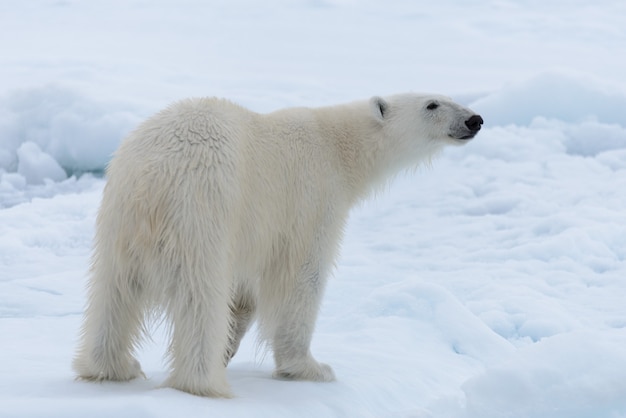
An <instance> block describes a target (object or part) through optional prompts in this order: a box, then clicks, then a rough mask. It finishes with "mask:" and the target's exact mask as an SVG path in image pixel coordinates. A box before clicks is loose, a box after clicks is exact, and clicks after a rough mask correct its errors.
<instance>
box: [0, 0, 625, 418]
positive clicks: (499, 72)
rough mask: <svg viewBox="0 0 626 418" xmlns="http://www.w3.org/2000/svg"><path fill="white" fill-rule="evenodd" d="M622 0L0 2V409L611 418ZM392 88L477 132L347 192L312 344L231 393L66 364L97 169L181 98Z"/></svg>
mask: <svg viewBox="0 0 626 418" xmlns="http://www.w3.org/2000/svg"><path fill="white" fill-rule="evenodd" d="M624 16H626V3H624V2H617V1H608V0H604V1H597V2H594V3H593V4H591V3H589V2H583V1H568V2H562V1H552V2H543V1H534V0H519V1H501V0H498V1H480V2H461V1H447V2H436V3H429V4H428V5H426V4H423V3H422V2H410V1H408V0H407V1H399V0H397V1H391V2H375V1H373V0H372V1H367V0H364V1H358V0H308V1H307V0H298V1H292V2H288V1H284V0H269V1H266V2H263V3H262V4H261V3H256V2H253V1H252V0H237V1H229V2H201V1H192V0H188V1H173V0H157V1H152V2H145V1H139V0H137V1H122V0H111V1H107V2H103V1H102V2H101V1H84V0H82V1H81V0H66V1H52V0H33V1H29V2H4V3H2V4H0V28H2V29H0V34H1V35H2V36H0V49H1V50H2V51H3V54H2V56H0V77H1V78H0V79H1V80H2V81H3V82H2V84H0V336H1V339H0V359H1V360H0V417H3V418H4V417H40V416H46V417H74V416H75V417H79V416H80V417H83V416H94V417H97V416H102V417H108V416H113V415H115V416H119V417H167V416H173V415H177V416H178V415H180V416H189V417H194V416H221V417H229V416H268V417H270V416H271V417H291V416H302V417H307V416H311V417H320V416H328V417H331V416H336V417H344V416H346V417H413V418H415V417H420V418H425V417H452V418H474V417H475V418H478V417H480V418H490V417H551V418H554V417H556V418H560V417H563V418H565V417H567V418H571V417H574V418H576V417H580V418H583V417H585V418H587V417H594V418H602V417H606V418H609V417H610V418H619V417H626V351H625V350H624V347H626V308H625V307H624V300H625V298H626V280H625V278H626V222H625V219H626V218H625V217H624V208H625V207H626V194H625V193H624V190H626V113H624V111H623V109H624V108H626V81H625V80H624V78H623V74H626V59H624V58H623V50H624V49H625V47H626V21H625V20H624ZM407 90H415V91H433V92H438V93H443V94H447V95H450V96H452V97H453V98H456V99H457V100H459V101H461V102H463V103H465V104H467V105H469V106H470V107H472V108H473V109H475V110H476V111H478V112H480V113H481V115H482V116H483V118H484V119H485V127H484V128H483V131H482V132H481V133H480V134H479V135H478V136H477V137H476V138H475V140H473V141H472V142H471V143H469V144H468V145H466V146H464V147H459V148H451V149H448V150H446V151H445V152H444V153H443V154H442V155H441V156H440V157H439V158H438V159H436V160H435V161H434V162H433V165H432V167H423V168H421V169H418V170H417V171H416V172H415V173H407V174H405V175H401V176H399V177H398V178H397V179H396V180H395V181H394V182H393V183H392V184H390V185H389V187H388V188H387V190H386V191H384V192H381V193H379V194H378V195H377V196H376V198H375V199H373V200H371V201H369V202H367V203H364V204H363V205H361V206H360V207H358V208H356V209H355V210H354V212H353V214H352V216H351V219H350V222H349V226H348V229H347V231H346V237H345V240H344V245H343V249H342V256H341V258H340V262H339V264H338V267H337V269H336V272H335V274H334V277H333V279H332V280H331V282H330V284H329V287H328V289H327V294H326V297H325V299H324V304H323V306H322V310H321V313H320V317H319V321H318V325H317V330H316V333H315V336H314V342H313V351H314V353H315V355H316V357H317V358H318V359H319V360H320V361H324V362H327V363H329V364H331V365H332V366H333V367H334V369H335V372H336V374H337V376H338V380H337V382H334V383H330V384H319V383H309V382H286V381H279V380H273V379H271V371H272V366H273V364H272V363H273V362H272V359H271V355H269V354H267V353H265V352H264V351H263V350H262V349H261V348H260V347H258V345H257V344H256V341H255V334H254V332H252V333H251V334H250V335H249V336H247V337H246V339H245V340H244V342H243V343H242V347H241V349H240V350H241V351H240V352H239V353H238V354H237V356H236V357H235V358H234V360H233V362H232V363H231V365H230V366H229V369H228V377H229V380H230V382H231V385H232V387H233V391H234V393H235V394H236V396H237V397H236V398H235V399H231V400H216V399H203V398H198V397H193V396H190V395H187V394H184V393H180V392H177V391H174V390H172V389H167V388H160V387H159V385H160V384H161V383H162V382H163V380H164V379H165V376H166V368H165V365H164V362H163V354H164V347H165V345H166V342H165V337H164V331H163V329H162V328H160V327H155V329H154V341H152V342H147V343H146V344H145V345H144V346H143V347H142V348H141V349H140V351H139V353H138V357H139V359H140V361H141V362H142V365H143V368H144V371H145V372H146V375H147V378H146V379H143V380H137V381H133V382H129V383H110V382H109V383H102V384H92V383H85V382H79V381H75V380H74V376H73V374H72V371H71V369H70V362H71V358H72V355H73V351H74V347H75V344H76V339H77V332H78V327H79V325H80V320H81V314H82V310H83V305H84V301H85V300H84V299H85V295H84V287H85V281H86V276H87V271H88V268H89V254H90V248H91V240H92V238H93V233H94V222H95V216H96V213H97V210H98V205H99V201H100V196H101V193H102V189H103V187H104V184H105V181H106V180H105V179H104V178H103V177H102V172H103V169H104V167H105V166H106V163H107V161H108V160H109V158H110V156H111V154H112V153H113V152H114V150H115V149H116V148H117V146H118V145H119V143H120V141H121V140H122V138H123V137H124V136H125V135H126V134H127V133H128V132H129V131H130V130H131V129H133V127H134V126H136V125H137V124H138V123H139V122H140V121H141V120H143V119H144V118H145V117H147V116H149V115H150V114H152V113H153V112H155V111H157V110H158V109H160V108H161V107H163V106H165V105H167V104H168V103H169V102H171V101H172V100H176V99H179V98H182V97H186V96H202V95H217V96H223V97H228V98H230V99H232V100H235V101H237V102H238V103H240V104H242V105H245V106H248V107H250V108H252V109H254V110H256V111H260V112H266V111H271V110H273V109H277V108H281V107H287V106H317V105H325V104H332V103H339V102H343V101H349V100H354V99H362V98H366V97H368V96H370V95H375V94H386V93H393V92H401V91H407Z"/></svg>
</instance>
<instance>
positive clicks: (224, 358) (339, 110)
mask: <svg viewBox="0 0 626 418" xmlns="http://www.w3.org/2000/svg"><path fill="white" fill-rule="evenodd" d="M482 123H483V120H482V118H481V117H480V116H479V115H477V114H475V113H474V112H472V111H471V110H469V109H467V108H465V107H463V106H461V105H459V104H456V103H454V102H453V101H452V100H450V99H449V98H446V97H443V96H439V95H420V94H400V95H395V96H390V97H386V98H382V97H374V98H372V99H370V100H369V101H367V100H366V101H359V102H354V103H349V104H344V105H338V106H330V107H323V108H313V109H311V108H289V109H285V110H280V111H276V112H274V113H269V114H258V113H254V112H252V111H249V110H246V109H245V108H243V107H240V106H238V105H236V104H233V103H232V102H229V101H226V100H223V99H215V98H198V99H187V100H182V101H180V102H178V103H175V104H174V105H172V106H170V107H169V108H167V109H165V110H163V111H161V112H160V113H158V114H156V115H155V116H153V117H152V118H150V119H149V120H147V121H146V122H144V123H143V124H142V125H141V126H139V128H138V129H137V130H135V131H134V132H133V133H131V134H130V135H129V137H128V138H126V139H125V140H124V141H123V143H122V144H121V146H120V148H119V149H118V151H117V152H116V154H115V155H114V157H113V159H112V160H111V163H110V165H109V167H108V168H107V176H108V181H107V184H106V186H105V189H104V193H103V197H102V203H101V206H100V210H99V213H98V217H97V224H96V237H95V243H94V252H93V259H92V268H91V273H90V279H89V283H88V302H87V306H86V310H85V315H84V321H83V325H82V329H81V335H80V343H79V347H78V349H77V353H76V356H75V358H74V362H73V367H74V369H75V371H76V373H77V374H78V377H79V378H82V379H86V380H117V381H125V380H130V379H133V378H135V377H138V376H141V375H143V372H142V370H141V367H140V365H139V362H138V361H137V360H136V359H135V357H134V351H135V348H136V347H137V345H138V344H139V343H140V341H141V339H142V337H143V336H145V333H146V323H147V321H148V320H149V319H150V318H151V317H154V316H155V315H157V316H158V315H161V314H164V315H165V318H166V319H167V321H168V323H169V324H170V336H169V340H170V342H169V350H168V357H169V365H170V373H169V376H168V378H167V380H166V382H165V385H166V386H169V387H173V388H176V389H179V390H182V391H185V392H189V393H191V394H195V395H201V396H213V397H230V396H231V390H230V388H229V385H228V382H227V379H226V365H227V364H228V362H229V360H230V359H231V358H232V357H233V356H234V354H235V353H236V351H237V348H238V346H239V343H240V341H241V339H242V337H243V336H244V334H245V333H246V331H247V330H248V328H249V326H250V324H251V322H252V321H253V320H255V319H256V320H258V325H259V332H260V337H261V338H262V339H263V340H264V341H266V342H267V343H268V345H269V347H270V348H271V349H272V351H273V354H274V360H275V372H274V376H275V377H277V378H284V379H302V380H312V381H332V380H334V379H335V376H334V373H333V371H332V369H331V368H330V367H329V366H328V365H326V364H323V363H318V362H317V361H316V360H315V359H314V358H313V356H312V355H311V352H310V348H309V347H310V343H311V337H312V334H313V329H314V326H315V321H316V316H317V313H318V309H319V306H320V301H321V298H322V294H323V292H324V286H325V283H326V280H327V278H328V276H329V273H330V272H331V270H332V268H333V265H334V262H335V261H336V259H337V254H338V250H339V243H340V240H341V236H342V231H343V229H344V224H345V222H346V219H347V217H348V212H349V210H350V208H351V207H353V206H354V205H355V204H356V203H357V202H359V201H360V200H362V199H363V198H365V197H366V196H367V195H368V194H369V193H370V192H371V191H372V190H373V189H374V188H376V186H377V185H380V184H382V183H384V182H385V180H386V179H389V178H390V176H393V174H394V173H397V172H398V171H399V170H402V169H404V168H409V167H412V166H415V165H416V164H419V163H420V161H424V160H428V159H429V158H430V157H431V156H433V155H434V154H435V153H436V152H437V151H438V150H440V149H441V148H442V147H444V146H445V145H447V144H451V145H457V144H464V143H466V142H467V141H468V140H469V139H471V138H473V137H474V136H475V135H476V133H477V132H478V131H479V130H480V128H481V125H482Z"/></svg>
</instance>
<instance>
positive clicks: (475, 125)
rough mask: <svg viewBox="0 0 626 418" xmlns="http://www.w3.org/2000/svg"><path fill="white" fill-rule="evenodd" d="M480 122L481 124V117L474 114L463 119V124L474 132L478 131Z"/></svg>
mask: <svg viewBox="0 0 626 418" xmlns="http://www.w3.org/2000/svg"><path fill="white" fill-rule="evenodd" d="M482 124H483V118H481V117H480V115H474V116H472V117H471V118H469V119H468V120H466V121H465V126H467V128H468V129H469V130H470V131H475V132H477V131H480V126H481V125H482Z"/></svg>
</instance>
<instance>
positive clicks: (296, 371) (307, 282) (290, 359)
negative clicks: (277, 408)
mask: <svg viewBox="0 0 626 418" xmlns="http://www.w3.org/2000/svg"><path fill="white" fill-rule="evenodd" d="M310 265H311V264H307V267H305V268H303V271H302V272H301V274H300V275H299V277H298V280H297V282H296V283H295V286H293V287H292V288H291V289H290V291H288V294H287V295H283V299H282V300H280V301H277V300H275V302H276V303H278V304H279V306H277V307H278V309H277V310H276V311H275V312H274V317H273V318H272V319H273V321H271V322H273V323H272V324H271V325H272V328H273V336H272V338H271V346H272V349H273V351H274V360H275V362H276V370H275V372H274V377H275V378H280V379H293V380H312V381H319V382H330V381H333V380H335V374H334V372H333V370H332V369H331V367H330V366H328V365H327V364H323V363H318V362H317V361H316V360H315V359H314V358H313V356H312V355H311V351H310V345H311V338H312V335H313V330H314V328H315V320H316V319H317V313H318V310H319V306H320V302H321V298H322V294H323V291H324V284H325V283H324V281H325V277H321V275H320V272H319V270H317V269H315V270H312V269H310V268H309V267H308V266H310ZM261 325H262V326H263V325H264V324H261Z"/></svg>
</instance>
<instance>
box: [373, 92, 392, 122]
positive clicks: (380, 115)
mask: <svg viewBox="0 0 626 418" xmlns="http://www.w3.org/2000/svg"><path fill="white" fill-rule="evenodd" d="M370 108H371V110H372V114H373V115H374V117H375V118H376V119H377V120H378V121H380V122H382V121H384V120H385V117H386V116H387V111H388V110H389V104H387V102H386V101H385V99H383V98H382V97H379V96H374V97H372V98H371V99H370Z"/></svg>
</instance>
